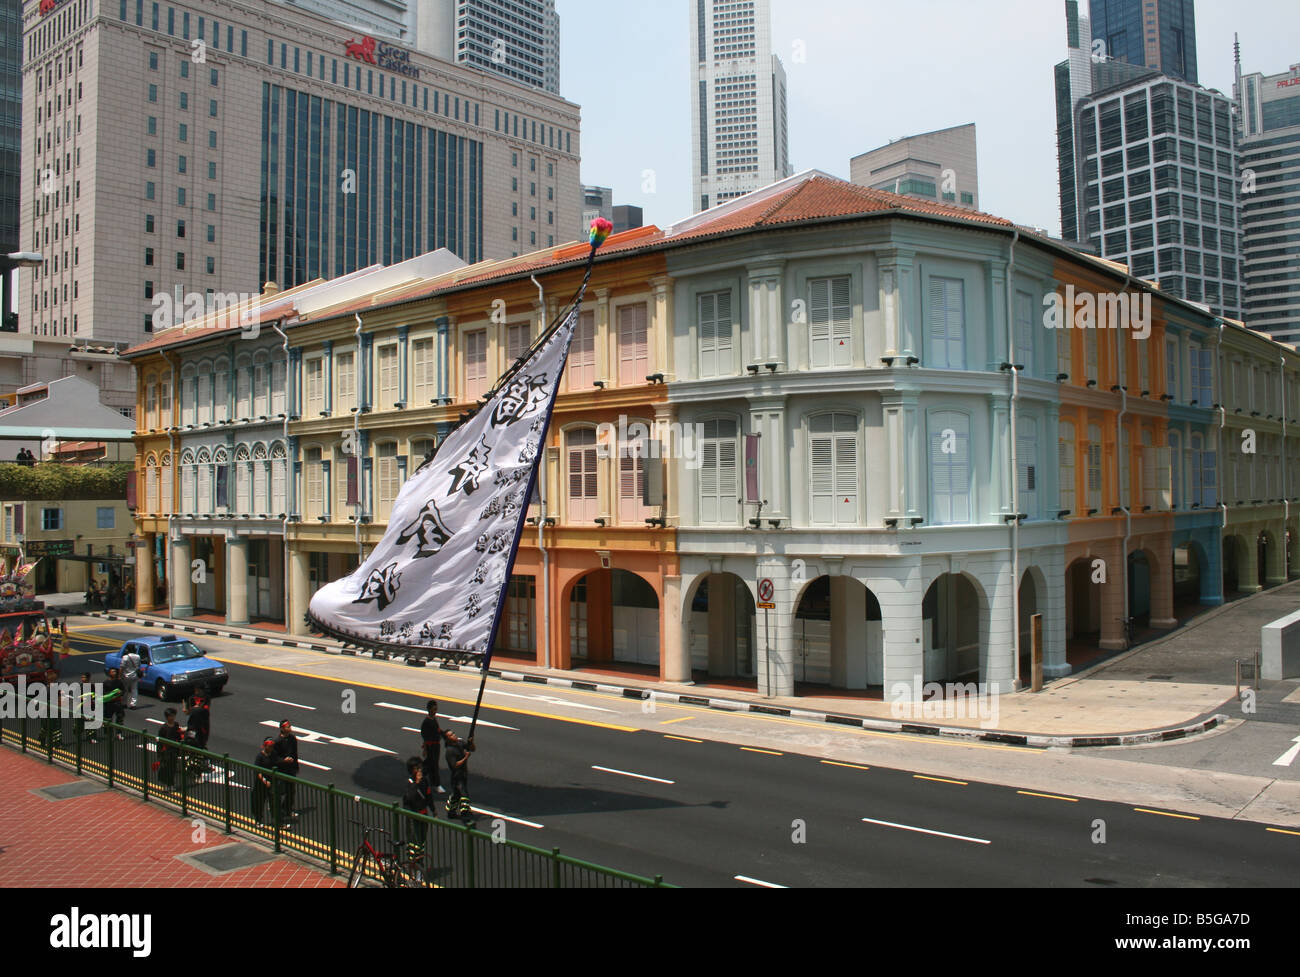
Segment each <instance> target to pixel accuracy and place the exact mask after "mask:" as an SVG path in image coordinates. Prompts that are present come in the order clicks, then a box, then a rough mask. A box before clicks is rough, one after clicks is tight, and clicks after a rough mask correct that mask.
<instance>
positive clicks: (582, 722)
mask: <svg viewBox="0 0 1300 977" xmlns="http://www.w3.org/2000/svg"><path fill="white" fill-rule="evenodd" d="M226 664H229V665H239V666H240V667H242V668H256V669H260V670H261V671H264V672H276V673H277V674H280V675H296V676H298V677H299V678H311V679H317V680H320V681H323V682H334V683H336V684H337V685H346V686H348V687H349V688H358V689H371V690H373V691H375V692H391V693H394V694H396V695H413V696H419V695H420V694H421V693H419V692H412V691H411V690H410V689H399V688H397V687H396V686H392V685H374V684H372V683H369V682H354V681H352V680H350V679H344V678H335V677H334V676H333V675H317V674H315V673H313V672H301V671H298V670H296V669H292V668H280V667H277V666H273V665H252V664H250V663H248V662H235V661H228V662H226ZM438 701H439V702H454V703H456V704H457V705H461V706H472V705H474V700H473V699H457V698H455V697H453V696H449V695H443V694H441V693H439V695H438ZM488 708H490V709H492V710H494V711H496V712H509V713H513V714H515V715H519V716H533V717H535V718H537V719H554V720H555V721H556V722H561V723H574V724H575V725H578V726H595V727H597V728H599V729H613V730H617V731H618V732H620V733H635V732H638V731H639V730H638V728H637V727H636V726H618V725H615V724H614V723H598V722H596V721H595V720H594V719H574V718H572V717H571V716H556V715H554V714H553V713H549V712H533V711H531V710H529V709H517V708H515V707H513V706H498V705H492V706H489V707H488Z"/></svg>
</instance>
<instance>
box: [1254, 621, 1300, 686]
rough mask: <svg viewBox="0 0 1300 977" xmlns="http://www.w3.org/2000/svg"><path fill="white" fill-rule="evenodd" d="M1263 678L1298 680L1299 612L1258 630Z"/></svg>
mask: <svg viewBox="0 0 1300 977" xmlns="http://www.w3.org/2000/svg"><path fill="white" fill-rule="evenodd" d="M1260 645H1261V649H1260V650H1261V652H1262V658H1263V660H1262V662H1261V668H1260V673H1261V676H1262V677H1263V678H1266V679H1271V680H1277V679H1284V678H1300V611H1296V613H1294V614H1288V615H1287V616H1286V617H1283V618H1278V619H1277V620H1276V621H1273V622H1271V623H1269V624H1265V625H1264V627H1263V628H1261V629H1260Z"/></svg>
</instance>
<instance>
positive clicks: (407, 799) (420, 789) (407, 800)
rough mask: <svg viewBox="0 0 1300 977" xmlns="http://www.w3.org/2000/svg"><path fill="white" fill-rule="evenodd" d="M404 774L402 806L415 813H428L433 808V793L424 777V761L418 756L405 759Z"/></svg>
mask: <svg viewBox="0 0 1300 977" xmlns="http://www.w3.org/2000/svg"><path fill="white" fill-rule="evenodd" d="M406 775H407V780H406V791H405V792H404V793H403V794H402V807H403V808H405V809H406V810H408V811H414V812H415V813H416V814H429V813H430V812H431V809H432V808H433V795H432V793H431V792H430V790H429V785H428V782H427V781H426V780H425V779H424V762H423V761H422V760H421V759H420V758H419V757H414V756H413V757H411V759H409V760H407V761H406Z"/></svg>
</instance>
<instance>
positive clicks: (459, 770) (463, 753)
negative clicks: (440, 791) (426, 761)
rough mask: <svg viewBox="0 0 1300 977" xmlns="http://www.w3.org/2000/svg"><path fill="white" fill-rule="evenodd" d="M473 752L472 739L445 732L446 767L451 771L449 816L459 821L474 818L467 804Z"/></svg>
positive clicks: (448, 801) (448, 800)
mask: <svg viewBox="0 0 1300 977" xmlns="http://www.w3.org/2000/svg"><path fill="white" fill-rule="evenodd" d="M473 752H474V741H473V740H462V739H461V738H460V737H459V736H457V735H456V734H455V733H452V732H448V733H447V769H448V771H449V772H450V773H451V794H450V795H449V796H448V798H447V817H449V818H458V819H459V820H461V821H472V820H473V818H474V813H473V811H472V810H471V809H470V804H469V755H470V754H471V753H473Z"/></svg>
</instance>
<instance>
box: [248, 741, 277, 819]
mask: <svg viewBox="0 0 1300 977" xmlns="http://www.w3.org/2000/svg"><path fill="white" fill-rule="evenodd" d="M253 766H254V767H255V768H256V769H255V770H254V771H253V820H254V821H256V822H257V823H258V824H265V822H264V821H263V820H262V810H263V809H264V808H265V807H266V805H267V803H268V802H270V800H271V791H272V790H274V789H275V779H274V778H273V777H272V776H271V771H273V770H274V769H275V740H273V739H270V738H269V737H268V738H267V739H264V740H262V749H261V750H259V751H258V754H257V757H256V758H255V759H254V760H253ZM271 816H272V817H274V816H275V805H274V804H272V805H271Z"/></svg>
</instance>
